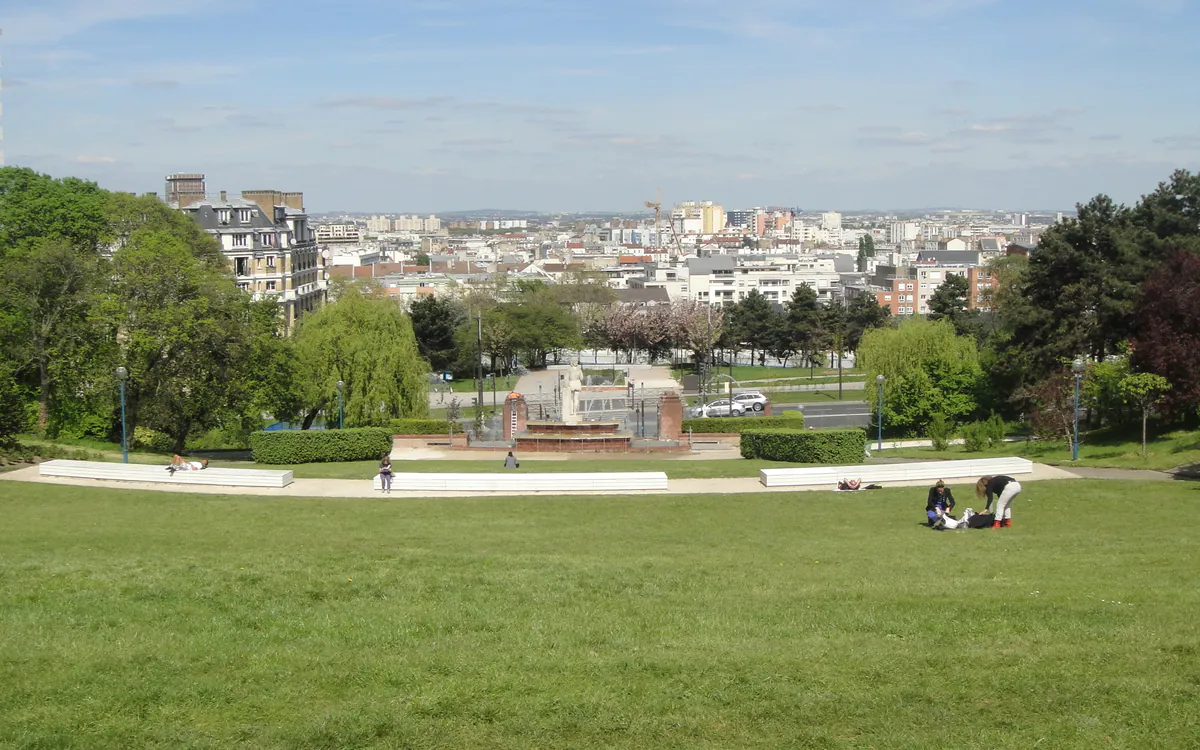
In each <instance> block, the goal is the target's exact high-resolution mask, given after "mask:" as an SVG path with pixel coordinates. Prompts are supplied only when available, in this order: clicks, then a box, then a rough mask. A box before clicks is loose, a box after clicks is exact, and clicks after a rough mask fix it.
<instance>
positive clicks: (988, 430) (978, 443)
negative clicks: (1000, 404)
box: [961, 414, 1008, 453]
mask: <svg viewBox="0 0 1200 750" xmlns="http://www.w3.org/2000/svg"><path fill="white" fill-rule="evenodd" d="M961 432H962V436H963V450H965V451H966V452H967V453H978V452H980V451H982V450H984V449H986V448H995V447H996V446H998V445H1000V444H1002V443H1003V442H1004V438H1005V436H1006V435H1007V434H1008V425H1007V424H1005V422H1004V420H1003V419H1001V418H1000V416H999V415H998V414H993V415H992V416H991V417H990V418H988V419H987V420H985V421H982V422H972V423H970V424H965V425H963V426H962V430H961Z"/></svg>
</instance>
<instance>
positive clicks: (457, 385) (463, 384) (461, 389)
mask: <svg viewBox="0 0 1200 750" xmlns="http://www.w3.org/2000/svg"><path fill="white" fill-rule="evenodd" d="M510 382H511V383H512V385H514V386H515V385H516V384H517V378H516V377H515V376H514V377H512V378H507V377H503V376H501V377H498V378H496V393H498V394H500V395H499V396H498V398H500V399H503V398H504V396H507V395H508V392H509V391H511V390H512V388H510V387H508V383H510ZM446 386H450V390H451V391H453V392H454V393H466V394H473V393H478V387H477V386H476V383H475V379H474V378H463V379H461V380H451V381H450V382H448V383H441V384H439V385H431V386H429V392H430V393H433V389H434V388H438V389H440V390H442V391H445V390H446ZM483 392H484V395H486V396H487V398H488V399H489V400H490V399H491V397H492V379H491V377H486V378H484V379H483ZM459 400H460V401H461V400H462V399H461V398H459Z"/></svg>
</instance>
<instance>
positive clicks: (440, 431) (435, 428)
mask: <svg viewBox="0 0 1200 750" xmlns="http://www.w3.org/2000/svg"><path fill="white" fill-rule="evenodd" d="M388 429H389V430H391V431H392V434H393V435H445V434H446V433H447V432H449V431H450V423H449V422H448V421H446V420H445V419H393V420H392V421H390V422H388Z"/></svg>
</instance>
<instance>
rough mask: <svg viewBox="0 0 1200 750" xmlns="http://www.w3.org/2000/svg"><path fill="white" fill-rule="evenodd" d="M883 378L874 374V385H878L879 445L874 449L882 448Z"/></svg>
mask: <svg viewBox="0 0 1200 750" xmlns="http://www.w3.org/2000/svg"><path fill="white" fill-rule="evenodd" d="M884 380H885V378H884V377H883V376H882V375H876V376H875V385H877V386H879V417H878V421H879V447H878V448H876V450H883V381H884Z"/></svg>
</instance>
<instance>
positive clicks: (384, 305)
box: [294, 282, 429, 429]
mask: <svg viewBox="0 0 1200 750" xmlns="http://www.w3.org/2000/svg"><path fill="white" fill-rule="evenodd" d="M334 296H335V298H336V301H334V302H331V303H329V304H327V305H325V306H324V307H322V308H321V309H320V310H317V311H316V312H314V313H311V314H309V315H306V316H304V317H303V318H301V320H300V324H299V326H298V327H297V329H296V332H295V336H294V337H295V347H296V357H297V365H298V371H299V376H300V382H301V384H302V386H301V393H300V396H301V402H302V404H303V411H304V423H303V427H304V429H308V428H309V427H311V426H312V423H313V421H314V419H315V418H316V416H317V415H318V414H319V413H320V412H321V411H323V410H325V409H328V408H330V407H333V408H336V404H337V398H338V395H337V387H336V385H337V382H338V381H339V380H340V381H342V382H344V383H345V390H344V391H343V399H344V401H343V409H344V412H345V422H346V424H347V425H348V426H355V427H363V426H370V425H382V424H386V423H387V421H388V420H390V419H396V418H399V417H424V416H425V415H426V414H428V413H429V397H428V391H429V369H428V364H427V363H426V362H425V360H424V359H422V358H421V354H420V352H419V351H418V349H417V340H416V336H414V335H413V329H412V323H411V322H410V321H409V319H408V315H406V314H405V313H404V311H403V310H401V309H400V307H399V306H398V305H397V304H396V303H395V302H393V301H392V300H390V299H388V297H387V295H386V294H384V293H382V292H381V291H380V290H378V289H376V288H375V287H373V286H371V285H370V284H369V283H364V282H359V283H351V284H345V285H340V286H339V287H338V288H337V289H336V290H335V294H334Z"/></svg>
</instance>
